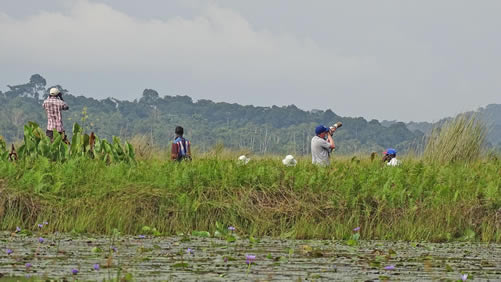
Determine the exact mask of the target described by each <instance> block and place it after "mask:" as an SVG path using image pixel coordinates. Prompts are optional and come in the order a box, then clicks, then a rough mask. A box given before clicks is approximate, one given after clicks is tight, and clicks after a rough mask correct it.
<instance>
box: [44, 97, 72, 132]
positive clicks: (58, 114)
mask: <svg viewBox="0 0 501 282" xmlns="http://www.w3.org/2000/svg"><path fill="white" fill-rule="evenodd" d="M42 106H43V108H44V109H45V112H46V113H47V130H57V131H58V132H63V131H64V128H63V115H62V111H65V110H68V109H69V107H68V105H67V104H66V103H65V102H64V101H63V100H61V99H59V98H57V97H52V96H49V98H47V100H45V101H44V102H43V105H42Z"/></svg>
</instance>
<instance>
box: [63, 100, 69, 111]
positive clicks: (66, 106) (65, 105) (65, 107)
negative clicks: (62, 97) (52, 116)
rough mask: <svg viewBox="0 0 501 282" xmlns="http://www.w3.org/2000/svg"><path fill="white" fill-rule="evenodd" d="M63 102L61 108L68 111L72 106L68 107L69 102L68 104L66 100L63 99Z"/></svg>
mask: <svg viewBox="0 0 501 282" xmlns="http://www.w3.org/2000/svg"><path fill="white" fill-rule="evenodd" d="M61 103H62V104H61V110H63V111H67V110H69V109H70V107H68V104H66V102H64V101H61Z"/></svg>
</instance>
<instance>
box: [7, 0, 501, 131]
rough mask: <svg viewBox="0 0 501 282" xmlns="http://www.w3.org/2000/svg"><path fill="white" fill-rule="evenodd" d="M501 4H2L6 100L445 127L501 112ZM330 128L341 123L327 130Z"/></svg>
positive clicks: (48, 0) (156, 0)
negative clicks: (151, 99) (175, 102)
mask: <svg viewBox="0 0 501 282" xmlns="http://www.w3.org/2000/svg"><path fill="white" fill-rule="evenodd" d="M500 14H501V1H497V0H493V1H488V0H483V1H460V0H440V1H437V0H430V1H424V0H419V1H418V0H416V1H401V0H394V1H381V0H378V1H372V0H367V1H355V0H350V1H334V0H325V1H320V0H314V1H304V0H297V1H295V0H282V1H280V0H252V1H248V0H241V1H238V0H221V1H217V0H214V1H199V0H169V1H166V0H142V1H132V0H130V1H126V0H101V1H99V0H95V1H94V0H93V1H90V0H44V1H41V0H0V90H2V91H5V90H6V89H7V88H6V85H7V84H10V85H13V84H20V83H25V82H27V81H28V79H29V77H30V75H31V74H34V73H39V74H41V75H42V76H43V77H45V78H46V79H47V81H48V83H49V84H51V85H53V84H61V85H63V86H64V87H65V88H67V89H69V90H70V92H71V93H73V94H76V95H85V96H91V97H96V98H106V97H110V96H111V97H116V98H120V99H129V100H132V99H135V98H139V97H140V96H141V94H142V91H143V89H145V88H152V89H155V90H157V91H158V92H159V93H160V95H162V96H163V95H189V96H191V97H193V98H194V99H212V100H214V101H225V102H236V103H240V104H254V105H264V106H270V105H279V106H280V105H289V104H295V105H296V106H298V107H300V108H302V109H307V110H308V109H313V108H318V109H328V108H330V109H332V110H333V111H334V112H336V113H337V114H340V115H345V116H363V117H366V118H368V119H371V118H377V119H390V120H393V119H397V120H403V121H409V120H415V121H422V120H426V121H433V120H437V119H440V118H442V117H445V116H449V115H453V114H456V113H459V112H461V111H465V110H470V109H476V108H478V107H480V106H485V105H487V104H489V103H501V17H499V15H500ZM326 122H330V121H326Z"/></svg>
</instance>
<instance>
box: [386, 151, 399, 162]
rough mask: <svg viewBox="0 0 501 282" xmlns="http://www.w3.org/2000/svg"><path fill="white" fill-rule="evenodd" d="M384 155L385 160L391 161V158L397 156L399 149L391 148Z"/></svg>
mask: <svg viewBox="0 0 501 282" xmlns="http://www.w3.org/2000/svg"><path fill="white" fill-rule="evenodd" d="M383 155H384V156H383V161H384V162H389V161H391V159H393V158H395V157H397V150H395V149H392V148H389V149H388V150H386V151H384V153H383Z"/></svg>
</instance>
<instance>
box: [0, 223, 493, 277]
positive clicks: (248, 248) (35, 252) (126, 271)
mask: <svg viewBox="0 0 501 282" xmlns="http://www.w3.org/2000/svg"><path fill="white" fill-rule="evenodd" d="M40 236H42V237H43V242H42V243H40V242H39V240H40V239H39V238H40ZM0 240H1V241H0V244H1V246H2V247H1V248H2V253H1V254H0V277H3V278H4V279H5V278H9V277H18V278H19V279H21V280H22V279H38V278H41V279H47V278H51V279H59V280H64V279H66V280H68V281H73V280H74V279H78V280H81V281H87V280H91V281H92V280H99V281H103V280H111V279H116V278H117V277H120V278H121V279H125V280H127V279H129V280H134V281H181V280H183V281H184V280H203V281H224V280H239V281H243V280H247V281H249V280H250V281H274V280H293V281H332V280H334V281H335V280H340V281H346V280H358V281H367V280H369V281H377V280H390V281H392V280H400V281H402V280H403V281H426V280H445V281H447V280H451V281H457V280H460V279H461V276H462V275H464V274H468V280H475V281H500V280H501V245H497V244H483V243H408V242H390V241H356V242H351V243H350V244H347V242H344V241H331V240H278V239H270V238H261V239H259V240H257V239H253V238H251V239H250V240H249V239H248V238H245V239H244V238H238V237H237V238H236V240H235V241H234V242H228V241H227V240H223V239H216V238H204V237H196V236H178V237H152V236H119V237H117V238H116V240H113V239H112V238H111V237H106V236H89V235H87V236H82V235H72V234H57V233H56V234H51V235H41V234H39V235H36V236H35V235H20V234H15V233H10V232H3V233H0ZM230 241H233V240H230ZM7 250H10V251H7ZM8 253H10V254H8ZM249 256H255V259H252V257H249ZM28 263H29V264H31V267H27V266H26V264H28ZM96 264H98V266H97V265H96ZM28 266H29V265H28ZM94 268H98V269H97V270H96V269H94ZM72 270H78V273H77V274H73V273H72Z"/></svg>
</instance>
